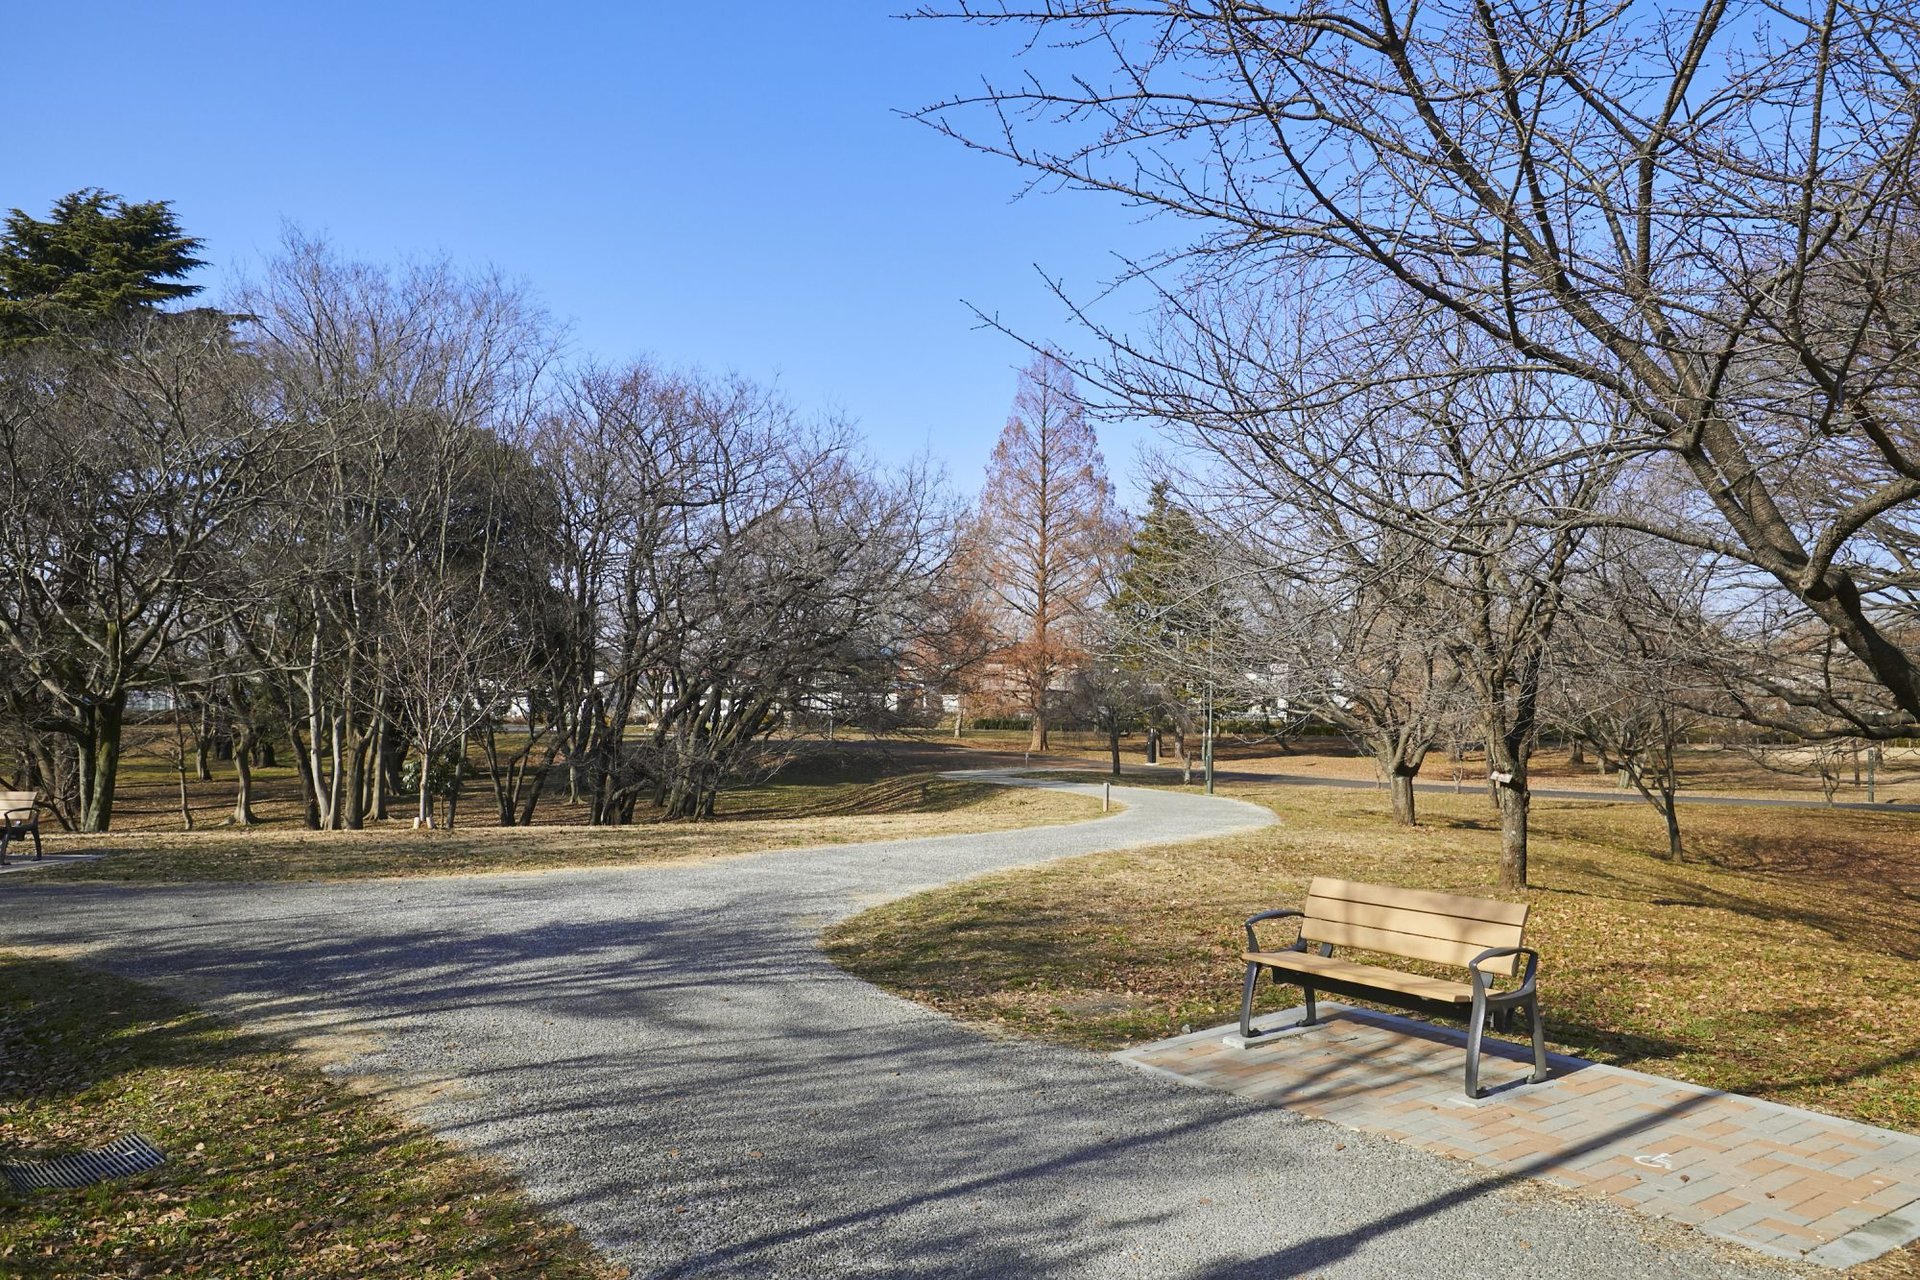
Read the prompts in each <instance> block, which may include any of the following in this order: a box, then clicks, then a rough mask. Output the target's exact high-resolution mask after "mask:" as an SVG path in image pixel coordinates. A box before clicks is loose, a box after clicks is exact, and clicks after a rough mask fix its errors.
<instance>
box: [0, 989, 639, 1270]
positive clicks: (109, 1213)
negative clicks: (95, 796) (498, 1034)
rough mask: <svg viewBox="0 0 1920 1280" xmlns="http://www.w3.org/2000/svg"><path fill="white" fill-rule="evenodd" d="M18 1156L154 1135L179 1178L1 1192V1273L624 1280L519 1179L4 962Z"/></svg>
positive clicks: (6, 1100)
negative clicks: (545, 1210) (535, 1201)
mask: <svg viewBox="0 0 1920 1280" xmlns="http://www.w3.org/2000/svg"><path fill="white" fill-rule="evenodd" d="M0 1062H4V1064H5V1067H6V1069H5V1070H4V1071H0V1151H4V1152H5V1153H6V1154H7V1155H8V1156H9V1157H10V1158H16V1159H17V1158H22V1157H26V1158H35V1157H40V1156H49V1155H53V1154H57V1153H64V1152H69V1151H73V1150H76V1149H87V1148H91V1147H97V1146H100V1145H103V1144H105V1143H106V1142H108V1141H110V1140H112V1139H114V1138H117V1137H119V1136H120V1135H122V1134H125V1133H128V1132H137V1133H141V1134H143V1135H146V1136H147V1137H149V1138H150V1139H151V1140H153V1141H155V1142H156V1143H158V1144H159V1145H160V1147H161V1148H162V1149H163V1150H164V1151H166V1153H167V1157H168V1159H167V1163H166V1164H164V1165H162V1166H161V1167H160V1168H158V1169H155V1170H152V1171H151V1172H148V1173H144V1174H140V1175H138V1176H136V1177H133V1178H126V1179H116V1180H112V1181H109V1182H105V1183H102V1184H101V1185H99V1186H96V1187H91V1188H87V1189H84V1190H52V1191H41V1192H36V1193H33V1194H31V1195H26V1196H14V1195H8V1194H0V1205H4V1210H5V1211H4V1212H0V1275H6V1276H19V1277H22V1278H23V1280H25V1278H29V1277H32V1278H40V1277H44V1278H45V1280H53V1278H54V1277H63V1278H66V1277H102V1278H103V1280H104V1278H106V1277H114V1278H115V1280H118V1278H119V1277H132V1276H162V1275H165V1276H204V1277H209V1278H213V1277H228V1276H259V1277H284V1278H286V1280H295V1278H299V1280H306V1278H307V1277H314V1278H316V1280H317V1278H321V1277H325V1278H327V1280H350V1278H351V1277H358V1276H408V1277H423V1278H425V1277H431V1278H433V1280H455V1278H456V1277H458V1278H460V1280H510V1278H511V1280H534V1278H535V1277H546V1278H549V1280H616V1278H617V1277H620V1276H624V1275H625V1274H626V1270H625V1268H623V1267H619V1266H615V1265H613V1264H611V1263H609V1262H607V1261H605V1260H604V1259H601V1258H599V1257H598V1256H596V1255H595V1253H594V1252H593V1250H592V1249H591V1248H590V1247H589V1246H588V1245H587V1243H586V1241H585V1240H584V1239H583V1238H582V1237H581V1236H580V1234H579V1233H578V1232H577V1231H575V1230H574V1229H573V1228H572V1227H570V1226H567V1225H565V1224H563V1223H561V1222H558V1221H556V1220H554V1219H552V1218H549V1217H546V1216H545V1215H543V1214H541V1213H540V1212H539V1210H537V1209H536V1208H535V1207H534V1206H533V1205H532V1204H531V1203H530V1202H529V1201H528V1200H527V1198H526V1197H525V1195H524V1194H522V1192H521V1191H520V1189H519V1188H518V1186H516V1185H515V1183H514V1182H513V1180H512V1179H511V1178H509V1177H507V1176H506V1175H505V1174H503V1173H501V1172H500V1171H499V1170H497V1169H494V1168H492V1167H490V1166H488V1165H486V1164H484V1163H482V1162H480V1161H478V1160H476V1159H474V1158H473V1157H471V1156H468V1155H466V1154H464V1153H462V1152H460V1151H458V1150H456V1149H455V1148H454V1147H452V1146H450V1145H449V1144H447V1143H445V1142H442V1141H441V1140H439V1139H438V1138H435V1137H434V1136H433V1135H432V1134H430V1133H428V1132H426V1131H425V1130H423V1129H421V1128H419V1127H417V1126H415V1125H412V1124H409V1123H407V1122H405V1121H403V1120H400V1119H397V1118H395V1117H394V1116H393V1115H391V1114H390V1113H388V1112H387V1110H386V1109H385V1108H383V1107H381V1106H379V1105H378V1104H376V1103H375V1102H374V1101H372V1100H371V1099H368V1098H364V1097H360V1096H358V1095H356V1094H354V1093H352V1092H350V1091H349V1090H348V1089H346V1088H345V1087H343V1086H342V1085H340V1084H338V1083H336V1082H334V1081H331V1080H329V1079H327V1078H326V1077H325V1076H324V1075H322V1074H321V1073H320V1072H319V1071H317V1070H314V1069H313V1068H312V1067H310V1066H307V1065H305V1064H303V1063H301V1062H299V1061H296V1060H295V1059H293V1058H292V1057H290V1056H289V1055H288V1054H287V1053H285V1052H284V1051H282V1050H281V1049H279V1048H277V1047H275V1046H274V1045H272V1044H270V1043H268V1042H267V1041H265V1040H263V1039H260V1038H258V1037H253V1036H247V1035H243V1034H241V1033H238V1032H235V1031H233V1030H232V1029H231V1028H228V1027H226V1026H224V1025H222V1024H221V1023H219V1022H216V1021H215V1020H213V1019H212V1018H209V1017H208V1016H207V1015H205V1014H203V1013H200V1012H198V1011H196V1010H194V1009H192V1008H190V1007H189V1006H186V1005H182V1004H180V1003H178V1002H177V1001H174V1000H172V999H170V998H168V997H166V996H163V995H160V994H159V993H157V992H155V991H153V990H151V989H149V988H146V987H142V986H137V985H135V984H133V983H130V982H124V981H121V980H120V979H118V978H113V977H109V976H107V975H105V974H100V973H93V972H90V971H88V970H85V969H82V968H79V967H77V966H74V965H69V964H62V963H58V962H55V961H49V960H30V959H26V958H23V957H16V956H9V955H0Z"/></svg>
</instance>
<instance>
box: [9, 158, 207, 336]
mask: <svg viewBox="0 0 1920 1280" xmlns="http://www.w3.org/2000/svg"><path fill="white" fill-rule="evenodd" d="M200 244H201V242H200V241H199V240H197V239H195V238H194V237H192V236H189V235H185V234H183V233H182V232H181V229H180V223H179V220H178V219H177V218H175V217H174V213H173V208H172V206H171V205H170V204H169V203H168V202H167V201H165V200H149V201H144V202H137V203H129V202H127V201H125V200H122V199H121V198H120V197H119V196H117V195H113V194H111V193H109V192H106V191H102V190H100V189H99V188H98V187H89V188H87V189H85V190H81V191H76V192H74V193H73V194H71V195H67V196H62V197H61V198H60V199H59V200H58V201H56V202H55V203H54V206H53V210H52V213H51V214H50V215H49V216H48V217H47V218H46V219H45V220H44V221H43V220H41V219H39V218H35V217H32V216H30V215H28V214H27V213H25V212H23V211H22V210H19V209H15V210H13V211H12V212H11V213H9V214H8V215H7V217H6V221H5V231H4V232H3V233H0V342H5V341H8V340H14V341H18V340H21V339H25V338H31V337H36V336H40V335H43V334H46V333H48V332H55V331H59V330H62V329H73V328H80V329H85V328H91V327H93V326H95V325H98V324H102V323H108V322H111V321H114V320H118V319H121V318H124V317H125V316H127V315H129V314H131V313H133V312H138V311H145V310H151V309H153V308H156V307H158V306H160V305H161V304H162V303H166V302H174V301H178V300H179V299H182V298H190V297H192V296H193V295H194V294H196V293H199V292H200V286H199V285H195V284H185V283H183V282H182V278H183V277H185V276H186V275H187V274H188V273H190V272H191V271H193V270H194V269H195V268H196V267H199V266H202V265H204V264H203V263H202V261H201V260H200V259H199V258H196V257H195V256H194V254H195V252H196V251H198V250H199V248H200Z"/></svg>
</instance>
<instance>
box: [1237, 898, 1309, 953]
mask: <svg viewBox="0 0 1920 1280" xmlns="http://www.w3.org/2000/svg"><path fill="white" fill-rule="evenodd" d="M1306 914H1307V913H1306V912H1304V911H1296V910H1295V909H1294V908H1292V907H1286V908H1283V909H1282V910H1279V911H1262V912H1261V913H1260V914H1259V915H1257V916H1252V917H1250V918H1249V919H1248V920H1247V950H1249V951H1259V950H1262V948H1261V946H1260V939H1259V936H1258V935H1256V934H1255V933H1254V931H1253V926H1255V925H1256V924H1259V923H1260V922H1261V921H1262V920H1279V919H1282V918H1284V917H1286V916H1299V917H1301V918H1303V919H1304V918H1305V916H1306ZM1293 948H1294V950H1296V951H1298V950H1301V949H1302V948H1301V946H1300V940H1299V939H1298V938H1295V939H1294V941H1293Z"/></svg>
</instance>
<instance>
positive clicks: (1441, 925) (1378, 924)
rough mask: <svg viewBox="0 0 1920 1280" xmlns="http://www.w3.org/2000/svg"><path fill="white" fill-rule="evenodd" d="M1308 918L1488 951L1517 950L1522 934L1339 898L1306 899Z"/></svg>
mask: <svg viewBox="0 0 1920 1280" xmlns="http://www.w3.org/2000/svg"><path fill="white" fill-rule="evenodd" d="M1306 912H1307V917H1308V918H1309V919H1312V920H1331V921H1334V922H1335V923H1338V924H1352V925H1360V926H1361V927H1363V928H1367V929H1388V930H1391V931H1392V932H1394V933H1410V934H1413V935H1415V936H1416V937H1421V938H1437V939H1439V940H1440V941H1442V942H1464V943H1473V944H1477V945H1478V946H1479V947H1480V948H1481V949H1482V950H1485V949H1486V948H1488V947H1517V946H1519V945H1520V935H1521V933H1522V932H1523V930H1522V928H1521V927H1520V926H1519V925H1512V924H1502V923H1500V922H1499V921H1495V920H1468V919H1465V918H1463V917H1461V916H1442V915H1435V914H1434V913H1433V912H1431V911H1408V910H1407V909H1405V908H1404V907H1379V906H1375V905H1373V904H1372V903H1369V902H1347V901H1345V900H1344V899H1341V898H1308V899H1307V906H1306Z"/></svg>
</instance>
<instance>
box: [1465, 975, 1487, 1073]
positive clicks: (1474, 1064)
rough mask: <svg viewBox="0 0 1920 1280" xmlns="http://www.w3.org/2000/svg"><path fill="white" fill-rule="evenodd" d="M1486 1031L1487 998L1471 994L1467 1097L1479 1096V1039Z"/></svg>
mask: <svg viewBox="0 0 1920 1280" xmlns="http://www.w3.org/2000/svg"><path fill="white" fill-rule="evenodd" d="M1486 1029H1487V998H1486V996H1484V995H1482V994H1481V993H1480V992H1478V991H1476V992H1474V993H1473V1013H1472V1015H1471V1016H1469V1017H1468V1019H1467V1096H1468V1097H1469V1098H1478V1097H1479V1096H1480V1039H1481V1036H1482V1035H1484V1034H1485V1032H1486Z"/></svg>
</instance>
